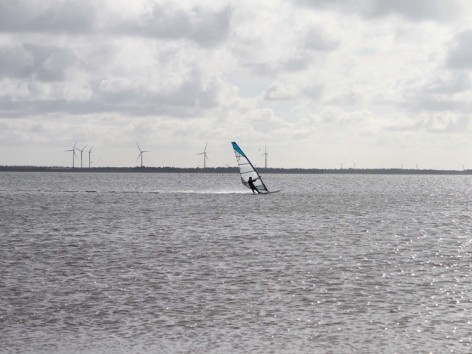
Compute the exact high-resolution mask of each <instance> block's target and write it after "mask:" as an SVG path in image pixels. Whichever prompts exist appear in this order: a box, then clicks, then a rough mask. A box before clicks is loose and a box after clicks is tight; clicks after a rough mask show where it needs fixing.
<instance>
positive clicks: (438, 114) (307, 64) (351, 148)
mask: <svg viewBox="0 0 472 354" xmlns="http://www.w3.org/2000/svg"><path fill="white" fill-rule="evenodd" d="M471 71H472V2H471V1H467V0H414V1H413V0H286V1H282V0H266V1H264V0H262V1H245V0H235V1H231V0H225V1H223V0H220V1H214V0H209V1H205V0H198V1H189V0H185V1H184V0H182V1H158V0H133V1H129V0H70V1H61V0H45V1H37V0H14V1H12V0H0V165H53V166H70V165H71V164H72V155H71V153H70V152H66V151H65V150H68V149H71V148H72V146H73V145H74V143H75V142H76V141H77V147H79V148H82V147H83V146H84V145H87V149H88V148H89V147H91V146H93V151H92V155H91V156H92V166H136V165H137V164H138V162H136V158H137V156H138V152H139V151H138V148H137V147H136V143H138V144H139V145H140V146H141V148H142V149H145V150H150V151H151V152H148V153H146V154H145V156H144V164H145V165H146V166H178V167H197V166H200V167H202V166H203V161H202V156H201V155H200V156H198V155H195V154H197V153H199V152H202V151H203V148H204V147H205V144H206V143H208V149H207V153H208V157H209V162H208V165H209V166H226V165H229V166H235V165H236V161H235V158H234V154H233V151H232V148H231V145H230V142H231V141H232V140H235V141H237V142H238V143H239V145H240V146H241V147H242V149H243V150H245V151H246V153H247V154H248V155H249V157H250V158H252V160H253V162H254V163H255V164H256V165H258V166H263V164H264V156H262V153H263V152H264V149H265V146H267V149H268V152H269V166H272V167H287V168H289V167H302V168H310V167H315V168H339V167H340V166H341V164H342V165H343V167H344V168H348V167H353V166H354V164H355V165H356V167H359V168H375V167H401V166H403V167H404V168H415V167H416V166H418V167H419V168H434V169H462V167H463V166H464V167H465V168H471V169H472V125H471V123H470V121H471V117H472V116H471V114H472V91H471V89H472V86H471ZM83 157H84V161H83V163H84V165H88V154H86V153H84V156H83ZM76 161H77V160H76ZM77 163H78V164H79V165H80V153H79V157H78V161H77Z"/></svg>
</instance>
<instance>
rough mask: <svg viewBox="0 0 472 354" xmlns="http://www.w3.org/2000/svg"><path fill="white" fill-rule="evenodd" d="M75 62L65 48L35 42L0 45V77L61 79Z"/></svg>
mask: <svg viewBox="0 0 472 354" xmlns="http://www.w3.org/2000/svg"><path fill="white" fill-rule="evenodd" d="M77 62H78V61H77V59H76V57H75V56H74V54H73V52H72V51H71V50H70V49H67V48H57V47H51V46H42V45H35V44H23V45H14V46H6V47H0V77H18V78H33V79H37V80H40V81H62V80H64V79H65V78H66V74H67V71H68V69H69V68H71V67H72V66H74V65H76V64H77Z"/></svg>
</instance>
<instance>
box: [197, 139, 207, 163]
mask: <svg viewBox="0 0 472 354" xmlns="http://www.w3.org/2000/svg"><path fill="white" fill-rule="evenodd" d="M207 146H208V143H206V145H205V149H203V152H200V153H198V154H195V155H203V168H206V161H207V160H209V159H208V156H207Z"/></svg>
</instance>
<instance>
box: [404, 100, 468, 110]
mask: <svg viewBox="0 0 472 354" xmlns="http://www.w3.org/2000/svg"><path fill="white" fill-rule="evenodd" d="M399 106H401V107H403V108H404V107H406V108H409V109H410V110H411V111H413V112H415V113H419V112H448V111H449V112H468V111H470V108H471V106H470V104H469V103H467V102H464V101H460V100H454V99H447V98H446V99H444V98H436V97H429V96H413V97H410V98H408V100H407V101H406V102H404V103H403V104H401V105H399Z"/></svg>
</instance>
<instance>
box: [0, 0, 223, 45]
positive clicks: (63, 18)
mask: <svg viewBox="0 0 472 354" xmlns="http://www.w3.org/2000/svg"><path fill="white" fill-rule="evenodd" d="M100 4H101V5H104V4H105V2H102V1H95V2H94V1H91V0H88V1H87V0H70V1H35V0H15V1H11V0H0V32H7V33H13V32H46V33H52V34H57V33H72V34H79V33H86V34H87V33H95V32H101V33H109V34H120V35H124V36H142V37H157V38H163V39H189V40H191V41H194V42H196V43H198V44H200V45H202V46H215V45H217V44H219V43H220V42H222V41H223V40H224V39H225V38H226V37H227V35H228V33H229V28H230V20H231V13H232V11H231V9H230V8H229V7H226V8H224V9H222V10H219V11H214V10H208V9H205V8H202V7H193V8H192V9H191V10H185V9H182V8H179V7H177V5H176V4H175V2H171V1H170V2H164V3H162V4H157V3H156V4H154V5H153V7H152V10H151V11H150V12H149V13H146V14H143V15H142V16H141V17H139V16H138V17H137V18H135V19H132V20H124V19H123V18H119V19H117V18H115V20H114V21H115V22H113V21H111V22H110V21H109V19H107V18H106V16H103V18H100V16H102V14H101V13H100V12H99V10H98V8H102V7H103V8H106V7H105V6H101V7H100ZM104 11H106V10H104Z"/></svg>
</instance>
